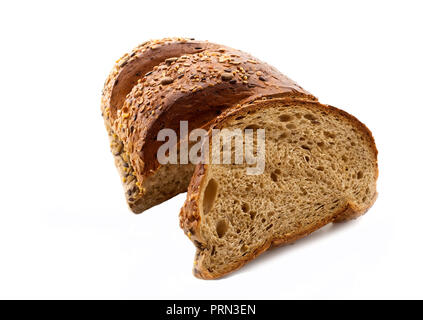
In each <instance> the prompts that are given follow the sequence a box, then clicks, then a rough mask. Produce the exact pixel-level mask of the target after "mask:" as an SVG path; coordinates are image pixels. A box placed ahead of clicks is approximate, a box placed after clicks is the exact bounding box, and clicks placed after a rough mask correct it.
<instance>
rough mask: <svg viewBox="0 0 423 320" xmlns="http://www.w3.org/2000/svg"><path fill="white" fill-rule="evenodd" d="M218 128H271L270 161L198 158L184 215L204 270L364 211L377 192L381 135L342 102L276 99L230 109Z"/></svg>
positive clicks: (198, 269)
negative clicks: (255, 167) (256, 169)
mask: <svg viewBox="0 0 423 320" xmlns="http://www.w3.org/2000/svg"><path fill="white" fill-rule="evenodd" d="M213 128H218V129H224V128H226V129H229V130H231V129H241V130H244V129H245V128H263V129H265V168H264V172H263V173H262V174H259V175H247V174H246V169H247V165H246V164H238V165H236V164H233V163H232V164H221V165H219V164H212V163H211V164H199V165H197V166H196V169H195V172H194V175H193V177H192V180H191V183H190V186H189V189H188V195H187V200H186V202H185V204H184V207H183V208H182V210H181V214H180V223H181V227H182V228H183V229H184V231H185V233H186V234H187V236H188V237H189V238H190V239H191V240H192V241H193V242H194V244H195V246H196V247H197V254H196V258H195V263H194V274H195V276H197V277H199V278H203V279H215V278H219V277H221V276H223V275H226V274H227V273H229V272H232V271H234V270H236V269H238V268H240V267H241V266H243V265H244V264H245V263H247V262H248V261H250V260H252V259H254V258H255V257H257V256H258V255H260V254H261V253H263V252H264V251H266V250H268V249H269V248H271V247H274V246H278V245H283V244H287V243H289V242H292V241H294V240H296V239H298V238H300V237H303V236H306V235H307V234H309V233H311V232H313V231H315V230H317V229H319V228H321V227H322V226H324V225H326V224H328V223H330V222H339V221H344V220H349V219H352V218H356V217H358V216H359V215H361V214H363V213H365V212H366V211H367V210H368V209H369V208H370V207H371V206H372V204H373V203H374V201H375V199H376V195H377V192H376V180H377V176H378V166H377V149H376V146H375V143H374V139H373V137H372V134H371V132H370V131H369V130H368V129H367V127H366V126H365V125H363V124H362V123H361V122H359V121H358V120H357V119H356V118H354V117H353V116H351V115H349V114H348V113H346V112H344V111H342V110H339V109H337V108H334V107H331V106H327V105H322V104H319V103H318V102H313V101H301V100H296V99H272V100H267V101H259V102H255V103H253V104H250V105H244V106H242V107H241V108H238V109H234V110H230V111H228V112H226V113H225V114H223V115H222V116H220V117H219V118H218V119H217V121H216V124H215V125H214V126H213ZM221 134H223V133H221ZM209 135H210V132H209ZM244 143H245V141H244ZM210 144H211V139H210ZM211 148H212V145H210V150H212V149H211ZM232 159H233V158H232Z"/></svg>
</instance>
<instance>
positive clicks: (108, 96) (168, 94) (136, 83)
mask: <svg viewBox="0 0 423 320" xmlns="http://www.w3.org/2000/svg"><path fill="white" fill-rule="evenodd" d="M272 96H274V97H297V98H298V99H300V98H301V99H308V100H315V98H314V97H313V96H312V95H310V94H309V93H308V92H306V91H305V90H304V89H302V88H301V87H300V86H298V85H297V84H296V83H295V82H293V81H292V80H290V79H289V78H287V77H286V76H284V75H283V74H281V73H280V72H278V71H277V70H276V69H275V68H273V67H271V66H269V65H268V64H266V63H264V62H261V61H259V60H257V59H256V58H254V57H252V56H251V55H249V54H247V53H244V52H241V51H239V50H235V49H232V48H229V47H226V46H222V45H218V44H214V43H209V42H205V41H196V40H193V39H185V38H166V39H162V40H153V41H148V42H146V43H144V44H142V45H140V46H138V47H136V48H135V49H134V50H133V51H132V52H131V53H129V54H125V55H124V56H123V57H122V58H121V59H119V60H118V61H117V62H116V65H115V66H114V68H113V70H112V72H111V73H110V75H109V77H108V78H107V80H106V83H105V86H104V90H103V94H102V102H101V109H102V115H103V117H104V121H105V125H106V128H107V131H108V134H109V137H110V144H111V149H112V152H113V154H114V157H115V163H116V166H117V168H118V171H119V173H120V175H121V178H122V181H123V185H124V189H125V194H126V199H127V202H128V204H129V207H130V208H131V210H132V211H133V212H135V213H140V212H142V211H144V210H146V209H148V208H150V207H152V206H154V205H156V204H159V203H161V202H163V201H165V200H167V199H169V198H171V197H173V196H175V195H176V194H178V193H181V192H185V191H186V190H187V186H188V184H189V181H190V179H191V176H192V173H193V170H194V166H193V165H191V164H187V165H181V164H176V165H172V164H168V165H161V164H159V163H158V161H157V157H156V153H157V150H158V148H159V146H160V145H161V144H162V143H163V142H160V141H157V134H158V132H159V130H160V129H162V128H168V129H174V130H175V131H176V132H178V131H179V123H180V121H182V120H186V121H188V122H189V129H190V130H192V129H195V128H199V127H202V128H207V127H208V126H209V125H210V123H212V121H213V120H214V119H215V118H216V117H217V116H218V115H219V114H221V113H222V112H223V111H224V110H226V109H228V108H232V107H234V106H237V105H239V104H244V103H248V102H250V101H254V100H256V99H259V98H261V97H272Z"/></svg>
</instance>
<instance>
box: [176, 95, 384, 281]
mask: <svg viewBox="0 0 423 320" xmlns="http://www.w3.org/2000/svg"><path fill="white" fill-rule="evenodd" d="M267 100H268V102H269V103H273V102H277V103H279V104H280V105H281V107H283V106H289V105H292V104H295V105H299V104H303V105H308V106H311V107H315V108H322V107H323V108H326V109H327V110H328V111H329V112H334V113H336V114H338V115H340V116H343V117H345V118H347V119H348V120H350V121H351V122H352V123H353V125H354V127H355V128H356V129H357V130H359V131H360V132H362V133H363V134H364V135H365V136H366V137H367V142H368V143H369V144H370V146H371V149H372V150H373V152H374V155H375V158H376V159H377V153H378V151H377V148H376V145H375V142H374V138H373V136H372V133H371V131H370V130H369V129H368V128H367V127H366V126H365V125H364V124H363V123H361V122H360V121H359V120H358V119H356V118H355V117H354V116H352V115H350V114H348V113H347V112H345V111H343V110H340V109H337V108H335V107H332V106H329V105H322V104H320V103H318V102H316V101H311V100H309V101H307V100H304V99H295V98H293V99H291V98H285V99H279V98H276V99H272V98H268V99H267ZM267 105H268V103H267V102H266V101H255V102H254V103H252V104H246V105H242V106H239V107H237V108H233V109H230V110H227V111H226V112H225V113H223V114H222V115H221V116H219V117H218V118H217V119H216V121H215V123H214V124H213V125H212V126H211V127H210V130H211V129H214V128H216V129H219V128H222V127H223V126H224V124H225V122H226V121H228V120H229V119H233V118H236V117H240V116H243V115H246V114H247V113H250V112H257V111H259V110H260V109H262V108H266V107H267ZM209 132H210V131H209ZM207 169H208V166H207V164H198V165H197V166H196V168H195V171H194V174H193V177H192V179H191V183H190V185H189V187H188V193H187V199H186V201H185V203H184V206H183V207H182V209H181V212H180V226H181V228H182V229H183V230H184V232H185V234H186V235H187V236H188V238H189V239H190V240H191V241H192V242H193V243H194V245H195V246H196V248H197V253H196V256H195V260H194V268H193V273H194V275H195V276H196V277H198V278H201V279H216V278H220V277H222V276H224V275H226V274H228V273H230V272H233V271H235V270H237V269H239V268H241V267H242V266H243V265H244V264H246V263H247V262H249V261H251V260H253V259H255V258H256V257H257V256H259V255H260V254H261V253H263V252H265V251H267V250H268V249H270V248H273V247H277V246H282V245H286V244H289V243H292V242H294V241H296V240H297V239H299V238H302V237H304V236H306V235H308V234H310V233H312V232H314V231H316V230H317V229H319V228H321V227H323V226H324V225H326V224H329V223H331V222H334V223H338V222H343V221H347V220H351V219H355V218H357V217H359V216H360V215H362V214H364V213H366V212H367V210H368V209H369V208H370V207H371V206H372V205H373V203H374V201H375V200H376V197H377V194H375V196H374V198H373V199H372V201H371V204H370V205H369V206H367V207H358V206H356V205H355V204H353V203H346V205H345V206H344V207H343V208H341V209H340V210H339V211H338V212H336V213H335V214H334V215H333V216H332V217H330V218H328V219H325V220H323V221H321V222H320V223H316V224H314V225H312V226H311V227H309V228H303V229H300V230H298V232H296V233H291V234H288V235H285V236H284V237H283V238H274V239H271V240H269V241H267V242H266V243H265V244H264V245H263V246H262V247H260V248H258V249H256V250H255V251H253V252H251V253H249V254H247V255H246V256H245V257H243V258H242V260H240V261H239V262H238V264H237V265H235V266H233V265H232V266H230V267H228V268H227V269H226V270H225V271H224V272H222V273H220V274H211V273H210V272H209V271H208V270H207V269H206V268H202V263H201V259H202V255H201V252H202V251H203V250H204V249H205V248H206V247H207V242H206V241H205V240H204V239H202V237H201V234H200V223H201V214H200V205H201V204H200V196H201V194H202V192H203V190H204V188H205V185H204V183H205V182H206V181H207V180H208V179H207V174H208V172H207ZM377 176H378V169H377V163H376V172H375V177H377Z"/></svg>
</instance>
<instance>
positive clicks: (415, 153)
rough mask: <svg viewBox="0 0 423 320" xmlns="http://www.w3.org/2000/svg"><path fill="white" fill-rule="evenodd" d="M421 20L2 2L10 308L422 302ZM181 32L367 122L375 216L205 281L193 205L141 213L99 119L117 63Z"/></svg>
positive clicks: (0, 193) (403, 7)
mask: <svg viewBox="0 0 423 320" xmlns="http://www.w3.org/2000/svg"><path fill="white" fill-rule="evenodd" d="M422 13H423V7H422V5H421V2H419V1H398V2H391V1H363V2H361V1H349V2H346V1H345V2H344V1H309V2H302V1H288V2H283V1H263V0H261V1H199V0H197V1H121V0H120V1H115V2H111V1H68V2H62V1H51V2H47V1H13V2H12V1H8V2H6V1H2V2H1V4H0V30H1V39H0V63H1V69H0V75H1V77H0V88H1V89H0V90H1V91H0V92H1V95H0V106H1V112H0V124H1V125H0V134H1V147H0V150H1V157H0V162H1V165H0V298H130V299H132V298H137V299H138V298H144V299H155V298H180V299H184V298H199V299H203V298H204V299H205V298H209V299H215V298H223V299H226V298H240V299H243V298H251V299H265V298H266V299H276V298H289V299H291V298H323V299H327V298H341V299H343V298H365V299H366V298H423V294H422V286H423V275H422V274H423V271H422V270H423V256H422V253H423V251H422V244H423V236H422V224H423V210H422V207H421V201H422V197H423V196H422V191H423V190H422V186H421V181H422V180H423V175H422V169H421V168H422V167H421V164H422V160H423V152H422V140H423V135H422V133H421V129H422V125H423V111H422V110H423V94H422V92H423V89H422V85H423V63H422V61H423V41H422V33H423V22H422ZM166 36H187V37H195V38H196V39H202V40H210V41H213V42H217V43H221V44H225V45H228V46H231V47H234V48H238V49H241V50H244V51H247V52H249V53H251V54H253V55H255V56H257V57H259V58H260V59H261V60H264V61H267V62H269V63H270V64H273V65H274V66H276V67H277V68H278V69H280V70H281V71H282V72H283V73H285V74H287V75H288V76H289V77H291V78H292V79H294V80H296V81H297V82H298V83H300V84H301V85H302V86H303V87H304V88H305V89H307V90H309V91H310V92H312V93H313V94H315V95H316V96H317V97H318V98H319V99H320V101H322V102H324V103H329V104H332V105H335V106H338V107H340V108H343V109H345V110H346V111H348V112H350V113H352V114H354V115H355V116H357V117H358V118H359V119H360V120H361V121H363V122H364V123H365V124H366V125H367V126H368V127H369V128H370V129H371V130H372V131H373V133H374V136H375V139H376V143H377V146H378V149H379V160H380V178H379V182H378V190H379V198H378V200H377V202H376V204H375V205H374V207H373V208H372V209H371V210H370V211H369V212H368V213H367V214H366V215H365V216H363V217H362V218H360V219H358V220H356V221H353V222H350V223H346V224H341V225H336V226H328V227H326V228H324V229H323V230H321V231H318V232H316V233H315V234H313V235H312V236H310V237H308V238H307V239H303V240H301V241H298V242H297V243H296V244H294V245H292V246H288V247H283V248H278V249H274V250H272V251H270V252H268V253H265V254H264V255H262V256H261V257H259V258H258V259H256V260H255V261H253V262H251V263H250V264H248V265H247V266H246V267H244V268H243V269H242V270H240V271H238V272H235V273H233V274H232V275H230V276H228V277H226V278H224V279H221V280H216V281H204V280H198V279H196V278H195V277H194V276H193V275H192V274H191V269H192V262H193V258H194V251H195V250H194V246H193V245H192V243H191V242H190V241H189V240H188V238H186V237H185V235H184V234H183V232H182V230H180V228H179V222H178V214H179V208H180V207H181V205H182V204H183V201H184V198H185V194H182V195H179V196H178V197H176V198H174V199H172V200H170V201H168V202H166V203H163V204H161V205H159V206H157V207H154V208H152V209H150V210H148V211H147V212H144V213H143V214H141V215H134V214H132V213H131V212H130V211H129V210H128V209H127V207H126V204H125V200H124V196H123V191H122V187H121V184H120V181H119V178H118V174H117V171H116V169H115V167H114V164H113V160H112V155H111V153H110V151H109V145H108V141H107V135H106V131H105V129H104V126H103V120H102V118H101V116H100V109H99V104H100V93H101V89H102V86H103V82H104V80H105V78H106V76H107V75H108V73H109V71H110V70H111V68H112V66H113V64H114V61H115V60H116V59H117V58H119V57H120V56H121V55H122V54H123V53H124V52H126V51H129V50H130V49H132V47H135V46H136V45H137V44H139V43H141V42H144V41H145V40H148V39H154V38H162V37H166Z"/></svg>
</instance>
